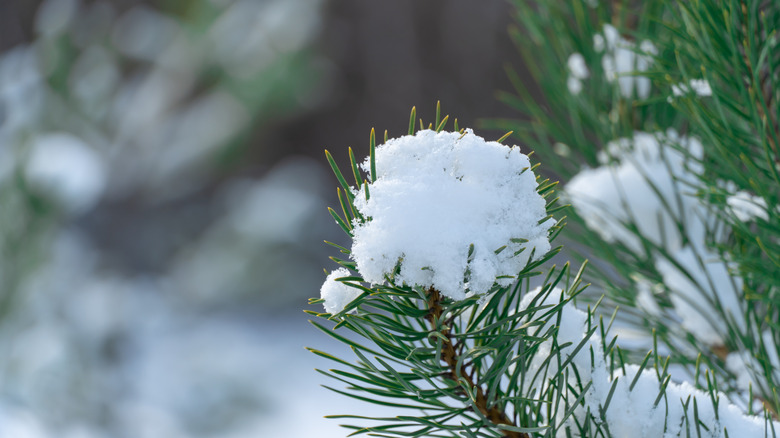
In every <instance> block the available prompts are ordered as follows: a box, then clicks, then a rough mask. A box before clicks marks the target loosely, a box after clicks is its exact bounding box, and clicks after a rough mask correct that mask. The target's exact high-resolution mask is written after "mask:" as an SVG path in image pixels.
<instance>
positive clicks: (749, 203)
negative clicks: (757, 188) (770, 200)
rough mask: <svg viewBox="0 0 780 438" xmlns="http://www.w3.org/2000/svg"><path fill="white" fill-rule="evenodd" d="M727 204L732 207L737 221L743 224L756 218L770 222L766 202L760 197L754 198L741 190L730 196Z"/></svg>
mask: <svg viewBox="0 0 780 438" xmlns="http://www.w3.org/2000/svg"><path fill="white" fill-rule="evenodd" d="M726 204H728V206H729V207H731V211H732V212H733V213H734V215H735V216H736V217H737V219H739V220H740V221H742V222H749V221H752V220H753V219H755V218H759V219H762V220H764V221H768V220H769V214H768V213H767V206H766V200H764V198H761V197H758V196H753V195H751V194H750V193H748V192H746V191H744V190H740V191H738V192H737V193H735V194H733V195H731V196H729V197H728V198H727V199H726Z"/></svg>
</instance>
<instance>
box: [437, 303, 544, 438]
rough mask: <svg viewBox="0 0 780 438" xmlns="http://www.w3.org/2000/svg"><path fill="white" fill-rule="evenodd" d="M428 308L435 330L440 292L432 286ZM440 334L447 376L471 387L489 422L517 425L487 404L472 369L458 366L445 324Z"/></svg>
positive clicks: (511, 435) (519, 436)
mask: <svg viewBox="0 0 780 438" xmlns="http://www.w3.org/2000/svg"><path fill="white" fill-rule="evenodd" d="M428 310H429V313H428V315H427V316H426V319H427V320H428V322H429V323H430V324H431V328H432V329H433V330H436V329H437V328H438V327H437V322H438V321H441V317H442V307H441V292H439V291H438V290H436V289H434V288H430V289H428ZM441 334H442V335H444V338H445V339H446V340H443V341H442V347H441V360H442V362H444V363H446V364H447V365H448V367H449V375H448V376H447V377H448V378H450V379H452V380H454V381H455V382H462V383H465V384H466V385H467V386H468V387H469V388H470V389H471V392H472V393H474V394H475V400H474V405H475V406H476V407H477V409H479V412H480V413H482V415H484V416H485V418H487V419H488V420H489V421H490V422H491V423H493V424H496V425H499V424H503V425H506V426H512V427H517V425H516V424H515V423H514V422H513V421H512V420H510V419H509V417H508V416H507V415H506V412H504V409H503V408H502V406H501V405H499V404H494V405H492V406H488V403H487V397H486V396H485V390H484V388H482V386H480V385H478V384H477V382H475V381H474V378H473V375H474V374H473V371H474V370H471V371H472V372H469V369H468V366H467V365H466V364H461V365H460V367H458V359H459V354H458V353H457V352H456V346H455V345H454V344H453V342H452V336H451V333H450V327H449V326H448V325H447V324H444V325H442V326H441ZM503 433H504V437H505V438H530V437H529V436H528V434H526V433H523V432H514V431H508V430H504V431H503Z"/></svg>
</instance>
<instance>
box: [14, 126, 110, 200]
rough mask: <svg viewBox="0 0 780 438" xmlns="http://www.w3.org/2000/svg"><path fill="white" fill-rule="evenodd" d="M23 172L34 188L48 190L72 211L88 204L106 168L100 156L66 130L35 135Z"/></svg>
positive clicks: (99, 190) (95, 195)
mask: <svg viewBox="0 0 780 438" xmlns="http://www.w3.org/2000/svg"><path fill="white" fill-rule="evenodd" d="M25 174H26V176H27V178H28V179H29V180H30V182H31V183H32V184H33V185H34V186H36V187H37V188H39V189H41V190H44V191H45V192H47V193H49V194H51V195H52V196H53V197H54V198H55V199H57V200H58V201H59V202H61V203H62V204H63V206H64V207H65V208H66V209H67V210H68V211H70V212H72V213H80V212H83V211H85V210H88V209H89V208H90V207H92V206H93V205H94V204H95V203H96V202H97V201H98V200H99V199H100V196H101V195H102V194H103V190H104V188H105V185H106V170H105V167H104V164H103V161H102V159H101V158H100V156H99V155H98V154H97V153H96V152H95V151H93V150H92V149H91V148H90V147H89V146H88V145H87V144H86V143H84V141H82V140H81V139H80V138H78V137H75V136H73V135H71V134H68V133H50V134H44V135H40V136H38V137H37V138H36V139H35V141H34V143H33V146H32V151H31V152H30V156H29V159H28V161H27V164H26V167H25Z"/></svg>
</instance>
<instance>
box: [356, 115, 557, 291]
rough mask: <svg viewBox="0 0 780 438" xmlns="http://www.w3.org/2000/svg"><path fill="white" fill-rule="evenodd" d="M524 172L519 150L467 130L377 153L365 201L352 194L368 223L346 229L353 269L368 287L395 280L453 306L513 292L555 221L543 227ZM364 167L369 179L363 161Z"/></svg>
mask: <svg viewBox="0 0 780 438" xmlns="http://www.w3.org/2000/svg"><path fill="white" fill-rule="evenodd" d="M530 167H531V164H530V162H529V160H528V157H527V156H526V155H524V154H522V153H521V152H520V149H519V148H518V147H507V146H504V145H502V144H500V143H497V142H487V141H485V140H484V139H483V138H481V137H479V136H477V135H475V134H474V133H473V132H472V131H471V130H466V131H464V132H463V133H460V132H440V133H437V132H435V131H432V130H423V131H419V132H417V133H416V134H415V135H413V136H412V135H408V136H403V137H400V138H396V139H392V140H389V141H388V142H387V143H385V144H383V145H380V146H378V147H377V149H376V170H377V175H376V180H375V181H373V182H371V183H369V184H368V195H369V196H366V195H367V193H366V187H362V188H361V189H360V190H359V191H357V192H356V193H355V207H356V208H357V210H358V211H359V212H360V214H362V215H363V216H364V217H366V218H367V220H366V221H365V222H362V223H361V222H360V221H355V222H354V224H353V225H354V229H353V243H352V254H351V257H352V259H353V260H354V261H355V262H356V265H357V270H358V272H359V273H360V274H361V275H362V276H363V278H364V279H365V280H366V281H368V282H370V283H373V284H381V283H383V282H384V281H385V277H386V276H393V281H394V283H396V284H398V285H400V284H406V285H409V286H415V285H416V286H421V287H426V288H427V287H434V288H436V289H438V290H439V291H441V292H442V293H443V294H444V295H446V296H448V297H450V298H452V299H455V300H461V299H464V298H466V297H467V296H472V295H477V294H484V293H487V292H489V291H490V289H491V288H492V287H493V285H494V284H495V283H498V284H499V285H500V286H508V285H510V284H511V283H512V281H513V280H514V276H515V275H516V274H517V273H518V272H520V271H521V270H522V269H523V268H524V267H525V266H526V264H527V263H528V262H529V260H537V259H539V258H540V257H541V256H543V255H544V254H545V253H547V252H548V251H549V250H550V242H549V238H548V234H549V230H550V228H551V227H552V226H553V225H554V224H555V220H554V219H551V218H550V219H547V220H544V219H545V218H546V217H547V212H546V202H545V200H544V198H543V197H542V196H541V195H539V194H538V193H537V182H536V177H535V175H534V173H533V171H532V170H531V168H530ZM362 168H363V170H365V171H366V172H370V168H371V164H370V159H366V161H365V162H364V163H363V164H362ZM366 198H368V199H366ZM540 222H541V223H540ZM532 254H533V256H532ZM399 264H400V270H399V271H398V272H397V273H395V272H396V268H397V267H398V266H399Z"/></svg>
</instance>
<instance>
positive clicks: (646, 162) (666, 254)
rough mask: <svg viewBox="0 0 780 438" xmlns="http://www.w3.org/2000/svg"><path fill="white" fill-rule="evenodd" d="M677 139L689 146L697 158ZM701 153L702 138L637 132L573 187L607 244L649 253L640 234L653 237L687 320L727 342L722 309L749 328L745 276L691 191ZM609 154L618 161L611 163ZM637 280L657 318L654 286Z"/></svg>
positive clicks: (657, 260)
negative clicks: (715, 243)
mask: <svg viewBox="0 0 780 438" xmlns="http://www.w3.org/2000/svg"><path fill="white" fill-rule="evenodd" d="M672 144H678V145H680V146H681V147H682V148H684V149H687V152H688V154H690V157H688V156H686V154H685V153H683V152H682V151H680V150H678V149H675V148H673V147H672V146H671V145H672ZM701 154H702V145H701V143H700V142H699V141H698V140H697V139H695V138H684V137H683V138H680V137H678V135H677V134H676V133H675V132H674V131H668V132H667V133H666V134H660V133H656V134H647V133H641V132H638V133H636V134H635V135H634V137H633V138H631V139H625V138H624V139H619V140H617V141H614V142H611V143H609V144H608V145H607V149H606V152H605V153H604V154H602V155H601V156H600V160H601V162H602V163H605V164H604V165H603V166H600V167H598V168H596V169H585V170H583V171H581V172H580V173H579V174H578V175H576V176H575V177H574V178H572V180H571V181H570V182H569V184H568V185H567V186H566V193H567V195H568V198H569V200H570V202H571V203H572V205H573V206H574V207H575V209H576V210H577V212H578V213H579V214H580V215H581V216H582V217H583V219H584V220H585V223H586V225H587V226H588V228H590V229H592V230H594V231H595V232H597V233H598V234H599V235H601V237H602V238H603V239H604V240H606V241H607V242H621V243H623V244H624V245H625V246H626V247H627V248H628V249H629V250H630V251H631V252H632V253H634V254H636V255H638V256H640V257H644V256H645V254H646V253H645V249H644V242H643V241H642V240H641V239H640V237H639V235H641V236H642V237H643V238H644V239H647V241H648V243H649V244H650V247H649V249H650V256H651V258H652V261H653V263H654V264H655V266H656V269H657V270H658V273H659V274H661V277H662V278H663V283H664V284H665V285H666V287H668V290H669V291H670V292H671V294H670V299H671V301H672V303H673V304H674V307H675V311H676V313H677V315H678V317H679V318H680V323H681V326H682V327H683V328H684V329H685V330H687V331H688V332H689V333H691V334H693V335H694V336H695V337H696V338H697V339H698V340H700V341H701V342H703V343H706V344H710V345H720V344H722V343H723V341H724V339H723V335H724V334H725V333H726V332H727V329H726V327H725V326H724V325H723V323H722V322H720V323H716V322H715V321H716V320H717V319H718V318H719V317H716V315H720V314H721V312H723V314H724V315H728V320H729V322H730V323H731V324H730V325H731V326H733V327H737V328H739V329H743V328H744V327H745V321H744V319H743V317H742V316H741V315H742V314H743V311H742V305H743V300H742V299H741V298H740V297H741V289H742V281H741V279H740V278H739V277H737V276H732V275H731V273H730V268H732V266H730V264H729V263H728V262H726V261H723V260H722V259H721V257H720V256H719V254H717V253H714V252H712V251H710V250H709V249H708V248H707V244H706V235H707V232H708V231H707V230H708V229H710V227H709V226H708V225H711V224H709V223H708V219H707V218H708V217H709V215H708V214H707V210H706V208H705V206H704V205H703V204H702V203H701V202H700V201H699V199H698V198H697V197H696V196H694V195H693V193H692V192H693V188H692V187H693V186H695V185H696V184H697V183H698V179H697V178H698V177H697V175H698V174H699V173H700V172H701V169H700V164H698V162H697V159H698V158H699V157H701ZM610 159H612V160H613V161H614V162H613V163H608V162H609V160H610ZM678 224H682V227H683V228H682V230H680V228H679V227H678ZM633 227H636V231H634V230H633ZM681 231H682V232H681ZM656 247H658V248H661V249H663V250H664V251H662V252H661V251H658V250H656ZM635 284H636V285H637V293H638V296H637V299H638V304H639V305H640V306H641V307H642V308H643V309H644V310H645V311H646V312H648V314H649V315H656V316H657V314H658V312H659V309H658V308H657V307H656V306H653V305H652V301H653V300H651V299H652V294H649V293H648V291H646V290H644V289H645V288H646V286H647V285H643V284H642V283H641V282H637V281H635Z"/></svg>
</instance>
